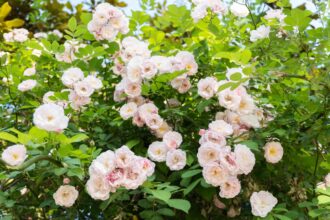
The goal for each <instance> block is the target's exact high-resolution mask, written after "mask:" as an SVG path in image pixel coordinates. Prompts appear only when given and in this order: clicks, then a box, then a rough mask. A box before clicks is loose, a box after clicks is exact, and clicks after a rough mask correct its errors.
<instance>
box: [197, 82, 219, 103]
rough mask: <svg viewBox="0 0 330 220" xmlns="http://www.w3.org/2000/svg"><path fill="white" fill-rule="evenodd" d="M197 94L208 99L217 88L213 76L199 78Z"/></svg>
mask: <svg viewBox="0 0 330 220" xmlns="http://www.w3.org/2000/svg"><path fill="white" fill-rule="evenodd" d="M197 87H198V94H199V95H200V96H201V97H203V98H205V99H210V98H212V97H213V96H214V94H215V93H216V92H217V90H218V83H217V81H216V79H214V78H213V77H206V78H204V79H201V80H199V82H198V84H197Z"/></svg>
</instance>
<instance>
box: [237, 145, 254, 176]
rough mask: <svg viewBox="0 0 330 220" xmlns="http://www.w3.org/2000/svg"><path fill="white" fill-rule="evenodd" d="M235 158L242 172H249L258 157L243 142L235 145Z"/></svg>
mask: <svg viewBox="0 0 330 220" xmlns="http://www.w3.org/2000/svg"><path fill="white" fill-rule="evenodd" d="M234 153H235V158H236V163H237V164H238V166H239V168H240V171H241V173H244V174H245V175H247V174H249V173H250V172H251V171H252V170H253V167H254V165H255V162H256V159H255V156H254V154H253V153H252V151H251V150H250V149H249V148H248V147H247V146H245V145H243V144H237V145H235V150H234Z"/></svg>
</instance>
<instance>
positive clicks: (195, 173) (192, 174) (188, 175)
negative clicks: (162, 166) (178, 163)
mask: <svg viewBox="0 0 330 220" xmlns="http://www.w3.org/2000/svg"><path fill="white" fill-rule="evenodd" d="M201 172H202V170H201V169H198V170H188V171H186V172H184V173H183V174H182V175H181V177H182V178H188V177H192V176H195V175H197V174H199V173H201Z"/></svg>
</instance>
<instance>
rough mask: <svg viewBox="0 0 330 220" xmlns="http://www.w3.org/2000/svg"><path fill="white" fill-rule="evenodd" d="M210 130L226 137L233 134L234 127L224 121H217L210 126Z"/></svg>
mask: <svg viewBox="0 0 330 220" xmlns="http://www.w3.org/2000/svg"><path fill="white" fill-rule="evenodd" d="M209 129H210V130H211V131H215V132H217V133H219V134H221V135H223V136H225V137H227V136H229V135H231V134H232V133H233V127H232V126H231V125H230V124H228V123H227V122H225V121H224V120H215V121H213V122H211V123H210V124H209Z"/></svg>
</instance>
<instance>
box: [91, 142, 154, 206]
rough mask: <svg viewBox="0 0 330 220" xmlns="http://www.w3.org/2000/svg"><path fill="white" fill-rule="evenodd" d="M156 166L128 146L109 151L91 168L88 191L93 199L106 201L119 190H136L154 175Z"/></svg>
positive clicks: (93, 163)
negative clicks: (121, 188) (120, 188)
mask: <svg viewBox="0 0 330 220" xmlns="http://www.w3.org/2000/svg"><path fill="white" fill-rule="evenodd" d="M154 169H155V164H154V163H153V162H151V161H150V160H148V159H147V158H144V157H140V156H137V155H135V154H134V152H132V151H131V150H130V149H129V148H128V147H127V146H125V145H124V146H122V147H120V148H118V149H116V150H115V151H114V152H113V151H111V150H108V151H106V152H103V153H101V154H100V155H99V156H98V157H97V158H96V159H95V160H93V162H92V164H91V166H90V167H89V176H90V178H89V180H88V181H87V183H86V189H87V192H88V193H89V195H90V196H91V197H92V198H93V199H97V200H106V199H108V198H109V195H110V192H115V191H116V189H117V188H119V187H124V188H126V189H136V188H138V187H139V186H140V185H142V184H143V183H144V181H146V180H147V177H149V176H151V175H152V174H153V173H154Z"/></svg>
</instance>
